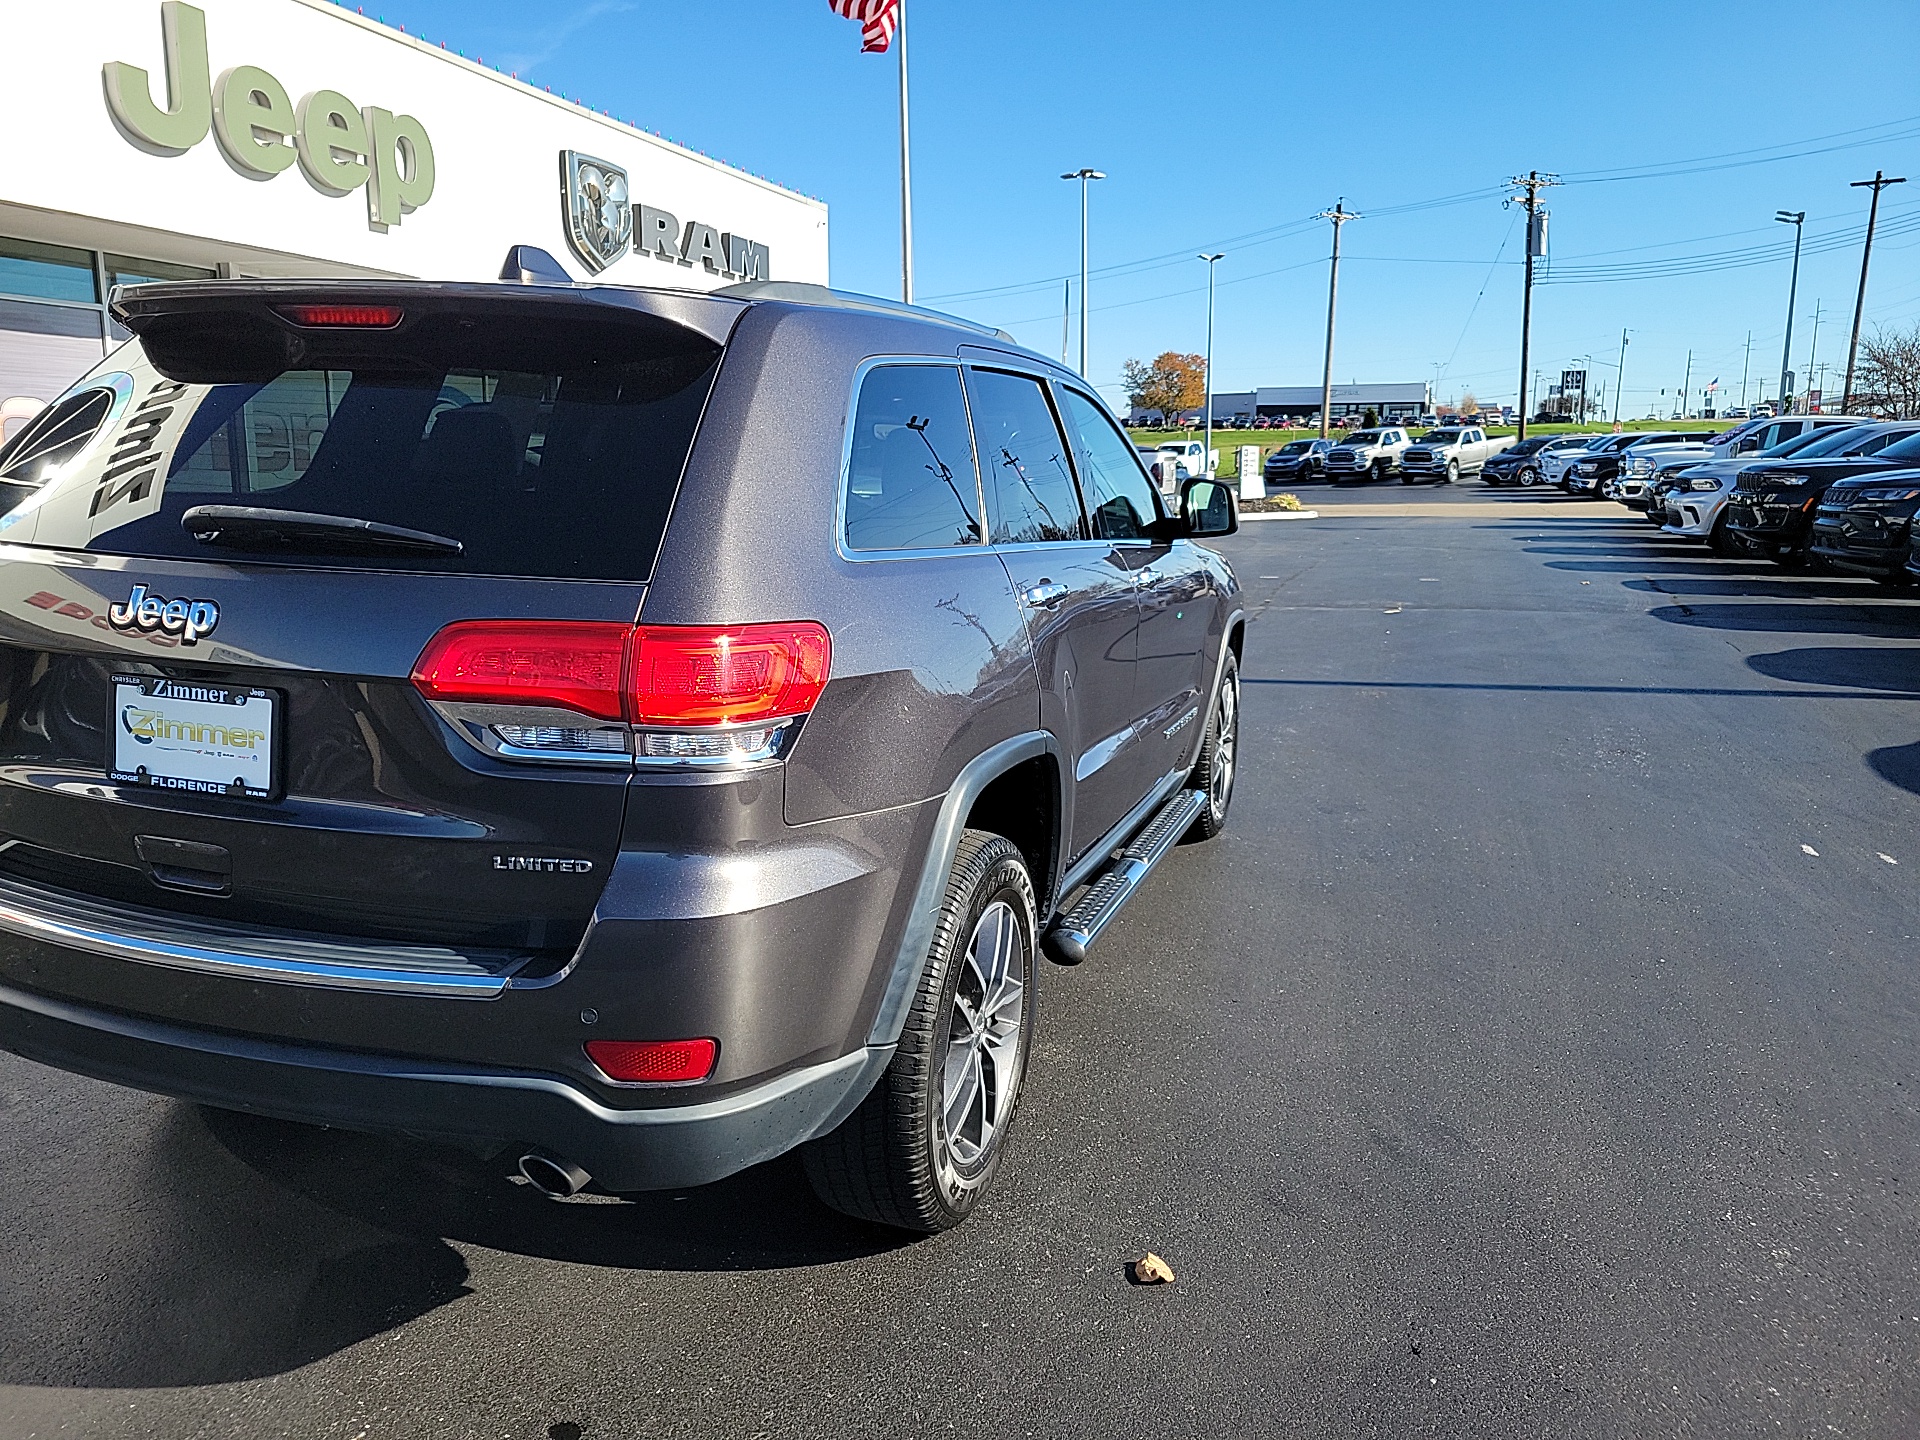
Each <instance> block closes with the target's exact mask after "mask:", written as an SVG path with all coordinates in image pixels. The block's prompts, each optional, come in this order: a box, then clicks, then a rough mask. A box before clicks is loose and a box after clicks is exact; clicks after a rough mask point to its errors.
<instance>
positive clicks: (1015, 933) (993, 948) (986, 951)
mask: <svg viewBox="0 0 1920 1440" xmlns="http://www.w3.org/2000/svg"><path fill="white" fill-rule="evenodd" d="M1031 964H1032V956H1031V955H1030V954H1029V953H1028V948H1027V943H1026V937H1025V931H1024V929H1023V927H1022V926H1021V924H1020V919H1019V917H1018V916H1017V915H1015V914H1014V910H1013V906H1012V905H1010V904H1008V903H1007V902H1006V901H1005V900H996V901H994V902H993V903H992V904H991V905H989V906H987V908H986V909H985V910H984V911H983V912H982V913H981V916H980V919H979V921H978V922H977V923H976V924H975V925H974V927H973V935H972V936H971V937H970V938H969V939H968V941H967V950H966V954H965V955H964V956H963V957H962V958H961V961H960V975H959V979H958V982H957V983H956V984H955V986H954V992H953V1009H952V1012H951V1013H950V1015H949V1016H948V1022H947V1045H946V1053H945V1054H944V1055H943V1056H942V1057H941V1061H940V1111H939V1115H938V1116H937V1118H936V1122H935V1123H936V1126H937V1133H936V1135H935V1145H934V1153H935V1163H936V1164H937V1165H938V1166H939V1169H940V1172H941V1173H940V1180H941V1184H942V1186H943V1188H944V1189H945V1190H946V1191H947V1193H949V1194H953V1193H956V1192H957V1191H959V1190H960V1189H962V1188H963V1187H964V1186H965V1185H966V1184H967V1183H968V1182H970V1181H971V1180H973V1179H975V1178H976V1177H978V1176H979V1175H980V1173H981V1172H982V1171H983V1170H984V1169H985V1168H986V1166H987V1162H988V1161H989V1160H990V1159H991V1158H992V1155H993V1150H994V1147H995V1146H996V1145H997V1144H998V1143H999V1141H1000V1135H1001V1132H1002V1130H1004V1129H1005V1127H1006V1123H1007V1120H1008V1117H1009V1116H1010V1115H1011V1113H1012V1110H1013V1100H1014V1096H1015V1094H1016V1093H1018V1091H1019V1088H1020V1070H1021V1066H1022V1062H1023V1060H1024V1058H1025V1057H1024V1055H1023V1054H1022V1047H1023V1046H1024V1043H1025V1035H1026V1031H1025V1028H1024V1027H1023V1025H1022V1023H1021V1022H1022V1019H1023V1017H1024V1015H1025V1013H1026V997H1027V978H1028V969H1029V967H1030V966H1031Z"/></svg>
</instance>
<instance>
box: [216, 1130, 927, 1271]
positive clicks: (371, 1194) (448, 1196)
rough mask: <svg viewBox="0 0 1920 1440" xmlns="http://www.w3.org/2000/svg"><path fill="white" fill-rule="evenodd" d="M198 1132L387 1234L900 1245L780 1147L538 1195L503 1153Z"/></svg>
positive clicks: (670, 1246)
mask: <svg viewBox="0 0 1920 1440" xmlns="http://www.w3.org/2000/svg"><path fill="white" fill-rule="evenodd" d="M202 1115H203V1119H204V1123H205V1124H206V1127H207V1130H208V1132H209V1133H210V1134H211V1135H212V1136H213V1137H214V1138H215V1139H216V1140H217V1141H218V1142H219V1143H220V1144H221V1145H222V1146H224V1147H225V1148H226V1149H227V1151H228V1152H229V1153H231V1154H232V1155H233V1156H234V1157H235V1158H237V1159H238V1160H240V1161H241V1162H242V1163H243V1164H245V1165H246V1166H248V1167H249V1168H250V1169H252V1170H254V1171H255V1172H257V1173H258V1174H260V1175H262V1176H264V1177H266V1178H267V1179H269V1180H271V1181H272V1182H273V1183H274V1184H275V1185H276V1186H278V1187H279V1188H281V1189H282V1190H285V1191H287V1192H289V1193H290V1194H293V1195H298V1196H300V1197H301V1198H303V1199H306V1200H309V1201H312V1202H313V1203H314V1204H316V1205H320V1206H322V1207H324V1208H325V1209H327V1210H329V1211H331V1212H333V1213H335V1214H338V1215H345V1216H351V1217H353V1218H355V1219H358V1220H361V1221H363V1222H365V1223H366V1224H369V1225H372V1226H375V1227H377V1228H379V1229H380V1230H382V1231H384V1232H386V1233H387V1234H390V1235H395V1236H402V1237H406V1238H409V1239H413V1240H423V1241H426V1240H460V1241H465V1242H469V1243H471V1244H475V1245H484V1246H486V1247H487V1248H488V1249H490V1250H503V1251H507V1252H509V1253H512V1254H516V1255H530V1256H536V1257H539V1258H541V1259H547V1260H564V1261H568V1262H570V1263H572V1264H576V1265H600V1266H610V1267H614V1268H619V1269H638V1270H702V1271H713V1270H781V1269H788V1268H793V1267H798V1266H807V1265H821V1264H828V1263H831V1262H834V1261H839V1260H850V1259H855V1258H858V1257H863V1256H867V1255H876V1254H880V1253H882V1252H884V1251H887V1250H894V1249H898V1248H899V1247H900V1246H901V1245H904V1244H907V1243H909V1242H910V1240H911V1239H912V1238H913V1237H910V1236H908V1235H905V1234H903V1233H901V1232H899V1231H894V1230H885V1229H881V1228H879V1227H877V1226H872V1225H865V1224H862V1223H861V1222H859V1221H856V1220H851V1219H849V1218H847V1217H846V1216H843V1215H840V1214H838V1213H837V1212H835V1211H832V1210H829V1209H827V1208H826V1207H825V1206H824V1205H822V1204H821V1203H820V1202H819V1201H818V1200H817V1199H815V1198H814V1194H813V1191H812V1189H811V1188H810V1187H809V1186H808V1184H807V1180H806V1176H805V1175H804V1174H803V1173H802V1171H801V1168H800V1162H799V1157H798V1156H795V1155H789V1156H786V1157H783V1158H782V1159H780V1160H775V1161H771V1162H769V1163H767V1164H765V1165H761V1166H757V1167H756V1168H754V1169H752V1170H748V1171H745V1172H743V1173H741V1174H739V1175H735V1176H733V1177H731V1178H729V1179H726V1180H722V1181H719V1182H717V1183H715V1184H712V1185H705V1186H700V1187H698V1188H689V1189H682V1190H662V1191H655V1192H650V1193H645V1194H636V1195H628V1196H612V1195H606V1194H595V1193H592V1192H589V1193H587V1194H584V1195H581V1196H579V1197H577V1198H576V1199H574V1200H572V1201H567V1202H557V1201H553V1200H549V1199H548V1198H546V1197H545V1196H544V1195H541V1194H540V1193H539V1192H538V1191H536V1190H534V1189H533V1188H532V1187H531V1186H528V1185H524V1184H519V1183H512V1182H510V1180H509V1176H510V1174H511V1172H512V1171H513V1168H514V1162H513V1159H512V1157H511V1156H507V1155H502V1156H499V1157H497V1158H495V1159H492V1160H483V1159H480V1158H478V1157H475V1156H472V1155H469V1154H467V1153H466V1152H464V1151H459V1150H449V1149H443V1148H440V1147H437V1146H429V1145H425V1144H422V1143H420V1142H416V1141H412V1140H408V1139H404V1138H395V1137H387V1136H379V1135H360V1134H355V1133H353V1132H351V1131H345V1130H320V1129H316V1128H314V1127H311V1126H304V1125H289V1124H283V1123H281V1122H279V1121H274V1120H265V1119H260V1118H258V1117H255V1116H251V1115H240V1114H235V1113H233V1112H230V1111H217V1110H205V1111H203V1112H202Z"/></svg>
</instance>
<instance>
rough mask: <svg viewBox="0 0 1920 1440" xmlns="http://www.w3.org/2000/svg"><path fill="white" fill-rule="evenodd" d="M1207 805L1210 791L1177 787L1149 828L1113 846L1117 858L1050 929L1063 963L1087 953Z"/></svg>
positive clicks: (1051, 945)
mask: <svg viewBox="0 0 1920 1440" xmlns="http://www.w3.org/2000/svg"><path fill="white" fill-rule="evenodd" d="M1206 808H1207V792H1206V791H1204V790H1179V791H1176V792H1175V793H1174V796H1173V798H1172V799H1171V800H1169V801H1167V803H1166V804H1165V805H1162V806H1161V807H1160V812H1159V813H1158V814H1157V815H1155V816H1154V817H1153V819H1151V820H1149V821H1148V822H1147V824H1146V828H1145V829H1143V830H1141V832H1140V833H1139V834H1138V835H1136V836H1134V837H1133V839H1132V840H1130V841H1128V842H1127V844H1126V845H1124V846H1122V847H1121V848H1120V849H1118V850H1116V851H1114V853H1113V859H1112V860H1111V861H1110V862H1109V863H1108V865H1107V868H1106V869H1105V870H1102V871H1101V872H1100V873H1099V875H1098V876H1097V877H1096V878H1095V879H1094V881H1093V883H1092V884H1091V885H1089V886H1088V887H1087V892H1086V894H1084V895H1082V896H1081V897H1080V899H1079V900H1078V901H1077V902H1076V903H1075V905H1074V907H1073V908H1072V909H1071V910H1069V911H1068V912H1067V913H1066V914H1064V915H1062V916H1061V917H1060V918H1059V920H1058V921H1056V922H1055V924H1054V926H1053V928H1052V929H1050V930H1048V931H1047V935H1046V941H1045V944H1046V949H1047V953H1048V954H1049V955H1051V956H1052V957H1053V958H1054V959H1055V960H1057V961H1059V962H1060V964H1062V965H1078V964H1079V963H1080V962H1081V961H1082V960H1084V959H1086V958H1087V947H1088V946H1089V945H1091V944H1092V943H1093V942H1094V941H1095V940H1097V939H1099V938H1100V932H1101V931H1102V930H1104V929H1106V928H1107V926H1108V925H1110V924H1111V923H1113V917H1114V916H1116V915H1118V914H1119V913H1120V907H1121V906H1122V905H1125V904H1126V903H1127V901H1129V900H1131V899H1132V898H1133V896H1134V892H1135V891H1137V890H1138V889H1139V888H1140V886H1141V884H1142V883H1143V882H1144V881H1145V880H1146V878H1147V876H1148V875H1149V874H1151V873H1152V871H1153V867H1154V866H1156V865H1158V864H1159V863H1160V862H1161V861H1162V860H1163V859H1165V858H1166V854H1167V852H1168V851H1169V850H1171V849H1172V848H1173V847H1174V844H1175V842H1176V841H1178V840H1179V839H1180V837H1181V836H1182V835H1184V834H1186V833H1187V829H1188V827H1189V826H1191V825H1192V824H1193V822H1194V821H1195V820H1196V819H1198V818H1199V815H1200V812H1201V811H1202V810H1204V809H1206Z"/></svg>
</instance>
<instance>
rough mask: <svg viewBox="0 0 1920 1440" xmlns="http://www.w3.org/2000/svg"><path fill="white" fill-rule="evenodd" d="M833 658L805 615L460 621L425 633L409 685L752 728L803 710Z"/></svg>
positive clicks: (729, 746)
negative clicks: (693, 620)
mask: <svg viewBox="0 0 1920 1440" xmlns="http://www.w3.org/2000/svg"><path fill="white" fill-rule="evenodd" d="M832 660H833V645H832V641H831V640H830V639H829V638H828V636H827V630H826V627H825V626H824V625H820V624H817V623H815V622H813V621H811V620H796V621H782V622H779V623H775V624H768V625H727V626H713V625H623V624H619V623H617V622H613V621H597V620H587V621H573V620H461V621H457V622H456V623H454V624H452V625H449V626H447V627H446V628H445V629H443V630H441V631H440V632H439V634H437V635H435V636H434V637H433V639H431V640H429V641H428V642H427V648H426V649H425V650H423V651H421V652H420V658H419V660H418V661H416V662H415V663H414V667H413V683H414V685H415V686H416V687H418V689H419V690H420V693H421V694H423V695H425V696H426V697H427V698H428V699H429V700H446V701H460V702H464V703H467V704H486V705H557V706H560V707H562V708H565V709H568V710H577V711H580V712H581V713H582V714H586V715H592V716H594V717H596V718H598V719H601V720H624V721H626V722H627V723H629V724H631V725H638V726H694V725H700V726H714V725H754V724H758V723H760V722H764V721H768V720H777V719H783V718H786V717H789V716H794V715H804V714H806V713H807V712H808V711H810V710H812V709H813V705H814V702H815V701H816V700H818V699H819V698H820V692H821V691H822V690H823V689H825V688H826V683H827V675H828V672H829V670H830V669H831V666H832ZM758 748H759V743H758V742H756V743H755V744H749V745H745V746H744V749H745V750H749V751H750V750H755V749H758ZM741 749H742V745H741V744H740V743H738V742H736V741H731V740H730V741H728V742H727V743H726V745H725V747H723V749H722V750H720V751H710V750H702V749H700V748H699V747H697V746H696V747H695V748H694V749H693V750H684V751H683V750H680V749H672V751H671V753H673V754H675V755H678V754H685V755H687V756H688V758H713V757H717V756H720V755H723V754H732V753H733V752H735V751H739V750H741ZM662 753H663V754H665V753H667V752H662Z"/></svg>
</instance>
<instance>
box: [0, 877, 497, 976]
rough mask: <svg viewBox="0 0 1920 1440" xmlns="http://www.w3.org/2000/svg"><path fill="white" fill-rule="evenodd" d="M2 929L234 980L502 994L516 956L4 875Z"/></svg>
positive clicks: (0, 909)
mask: <svg viewBox="0 0 1920 1440" xmlns="http://www.w3.org/2000/svg"><path fill="white" fill-rule="evenodd" d="M0 933H5V934H12V935H19V936H22V937H24V938H26V939H29V940H40V941H44V942H46V943H48V944H51V945H64V946H67V947H68V948H70V949H74V950H84V951H86V952H87V953H89V954H92V955H104V956H107V957H108V958H110V959H114V960H128V961H132V962H133V963H135V964H139V965H161V966H166V967H167V968H169V969H174V970H193V971H197V972H200V973H202V974H212V975H225V976H228V977H230V978H233V979H236V980H266V981H271V982H274V983H276V984H283V985H317V986H322V987H325V988H328V989H334V990H375V991H382V992H385V993H387V994H395V995H422V996H436V997H441V998H448V999H466V1000H490V999H492V998H493V997H494V996H496V995H498V994H500V993H501V992H502V991H503V990H505V989H506V988H507V982H508V980H509V979H510V978H511V976H512V973H513V971H514V970H515V969H517V968H518V964H519V961H520V957H519V956H516V955H513V954H511V953H510V952H506V951H495V952H485V951H477V952H473V953H466V952H462V951H459V950H454V949H450V948H448V947H446V946H440V945H395V944H387V943H383V942H380V941H369V942H368V943H366V944H365V945H347V944H341V943H339V942H336V941H327V940H310V939H306V938H304V937H302V936H299V935H293V934H288V933H285V932H276V931H271V930H266V931H247V932H242V931H239V930H236V929H233V928H230V927H227V926H223V925H219V924H215V923H211V922H207V921H201V920H197V919H194V918H192V917H189V916H179V915H168V914H165V913H164V912H161V911H156V910H144V909H137V908H133V907H109V906H106V905H104V904H100V903H97V902H95V901H91V900H87V899H83V898H81V897H78V896H73V895H64V894H61V893H59V892H58V891H53V890H45V889H42V888H40V887H39V886H37V885H29V884H26V883H24V882H22V881H19V880H14V879H10V878H0ZM483 957H484V959H483ZM487 960H491V961H493V962H494V963H492V964H491V965H489V964H487V963H485V962H486V961H487Z"/></svg>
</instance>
